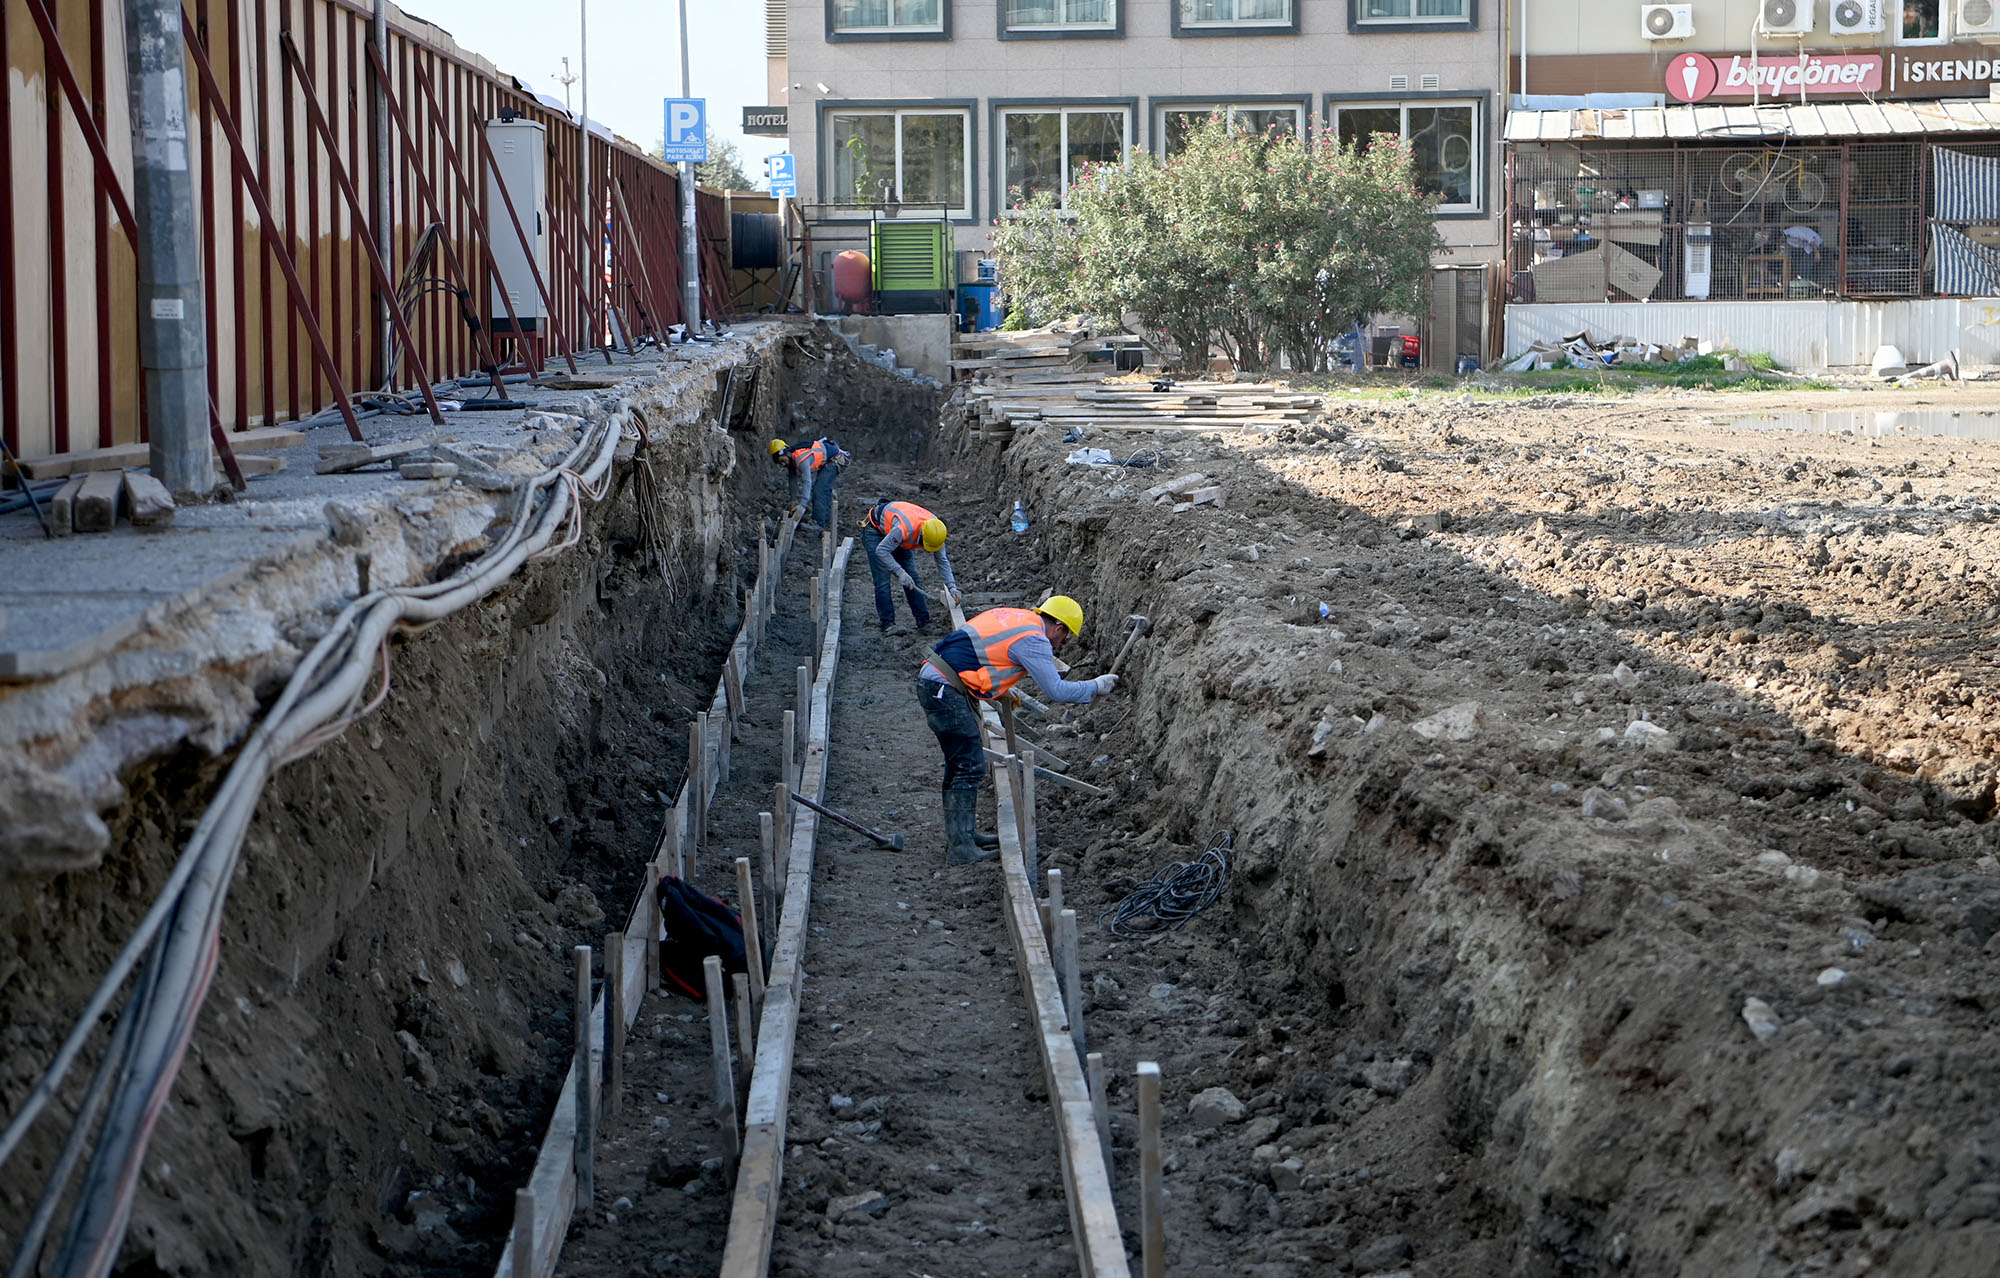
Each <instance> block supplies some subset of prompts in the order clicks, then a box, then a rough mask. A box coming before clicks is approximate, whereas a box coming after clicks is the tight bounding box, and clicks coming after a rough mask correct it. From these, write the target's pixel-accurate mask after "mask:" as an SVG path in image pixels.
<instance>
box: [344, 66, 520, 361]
mask: <svg viewBox="0 0 2000 1278" xmlns="http://www.w3.org/2000/svg"><path fill="white" fill-rule="evenodd" d="M368 53H369V56H370V58H374V57H376V56H377V53H376V50H375V48H374V46H372V45H371V46H370V47H369V50H368ZM410 69H411V70H412V71H415V72H416V73H417V88H418V89H419V90H421V91H422V92H423V95H424V103H425V105H427V106H428V107H430V115H431V122H432V123H433V124H435V125H436V126H437V131H438V138H439V139H440V140H441V141H442V142H443V143H444V161H445V167H447V168H449V169H450V170H451V176H452V180H453V181H454V182H455V183H456V184H457V186H458V198H459V199H460V200H462V201H463V202H464V204H465V209H466V219H465V220H466V225H467V226H469V227H471V228H472V238H473V239H474V240H476V241H478V243H479V252H480V256H481V257H483V258H484V259H485V261H486V269H487V270H488V271H489V272H491V274H492V276H493V279H494V281H496V287H495V288H494V289H493V290H492V291H493V292H496V293H498V294H499V295H500V302H501V305H503V306H504V307H506V309H507V322H508V323H510V324H512V325H513V326H514V332H515V333H516V334H519V333H520V332H521V317H520V316H519V315H516V314H515V313H514V299H513V298H512V297H510V296H508V294H507V290H506V289H505V288H501V287H498V286H497V281H498V280H499V278H500V263H498V262H496V261H495V260H494V259H493V243H492V241H491V240H490V239H489V238H488V237H487V235H486V227H485V226H484V225H483V223H482V221H481V219H480V218H479V217H478V216H477V211H478V209H479V201H478V199H477V198H475V196H474V195H473V192H472V184H471V183H470V182H468V181H466V178H465V169H464V168H463V167H461V166H460V164H459V162H458V148H457V147H455V146H453V145H452V142H451V126H450V125H449V124H448V123H446V121H445V116H444V111H443V110H442V109H441V108H440V107H439V106H438V101H437V96H436V95H435V94H434V93H432V92H431V78H430V75H429V74H428V73H427V72H426V71H425V70H424V64H423V63H422V62H421V61H420V60H416V59H412V60H411V62H410ZM375 74H377V75H381V74H382V69H381V68H380V67H379V66H378V67H377V68H376V70H375ZM472 129H473V132H475V133H477V134H478V136H479V141H480V144H481V145H482V146H483V145H485V143H486V130H484V129H482V128H480V127H479V126H478V124H477V122H476V121H475V122H473V124H472ZM500 194H501V195H503V196H507V187H506V184H505V183H502V184H501V187H500ZM507 211H508V213H510V214H511V213H512V212H513V211H514V201H513V197H511V196H507ZM520 225H521V222H520V219H519V218H516V219H515V220H514V226H515V229H516V230H519V229H520ZM522 247H523V248H526V237H525V236H524V237H523V239H522ZM534 265H535V255H534V253H533V252H532V251H529V253H528V266H529V269H531V270H532V269H533V268H534ZM537 282H539V276H538V277H537ZM542 300H543V303H544V304H546V303H547V301H548V299H547V298H546V297H545V298H543V299H542ZM521 345H522V348H523V349H524V350H526V351H527V352H528V368H529V371H530V372H535V373H539V372H541V371H542V361H541V358H540V356H539V355H538V354H537V353H536V352H535V344H534V343H533V342H525V341H524V342H523V343H522V344H521Z"/></svg>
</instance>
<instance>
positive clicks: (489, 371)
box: [281, 37, 512, 399]
mask: <svg viewBox="0 0 2000 1278" xmlns="http://www.w3.org/2000/svg"><path fill="white" fill-rule="evenodd" d="M281 38H284V39H286V40H287V43H289V37H281ZM368 56H369V58H370V60H371V61H375V63H376V66H375V70H376V73H377V74H378V75H380V76H381V78H382V96H383V99H384V100H385V101H386V102H388V104H389V118H390V119H391V120H394V121H395V122H396V130H397V132H399V133H401V134H402V135H403V144H404V146H405V147H406V148H408V149H409V150H410V151H420V150H421V148H420V147H419V145H418V142H417V139H416V135H415V133H414V132H413V131H412V130H411V128H410V120H409V117H408V116H407V115H405V114H404V113H403V103H402V100H401V99H400V98H398V97H397V96H396V89H395V86H394V85H392V84H391V83H390V82H389V69H388V68H387V67H385V66H383V65H381V63H380V61H379V55H378V54H377V52H376V50H374V49H373V48H370V49H369V51H368ZM412 65H415V63H414V60H412ZM410 175H411V176H412V177H414V178H416V180H417V193H418V194H419V195H421V196H422V197H423V201H424V203H425V204H427V205H429V206H430V210H431V218H432V219H433V220H434V221H437V222H442V223H443V224H444V225H445V226H446V227H450V225H451V219H450V218H449V217H447V216H446V215H445V212H444V209H443V207H442V206H441V205H440V204H439V203H438V198H437V192H436V191H435V190H433V189H432V188H431V180H430V178H429V177H428V176H426V175H425V173H424V167H423V165H421V164H416V165H412V166H411V167H410ZM451 239H452V237H451V236H450V235H449V234H441V235H439V236H438V241H437V243H438V248H439V249H440V250H441V251H442V252H443V253H444V260H445V263H446V265H448V266H449V267H450V268H451V271H452V274H454V275H456V276H457V277H458V284H459V287H460V288H463V289H464V290H465V291H466V294H467V296H468V297H470V296H471V295H472V293H473V279H472V275H471V273H470V272H468V271H467V270H466V269H465V263H463V262H461V261H459V260H458V250H457V249H455V248H453V247H452V244H451ZM503 296H504V290H503ZM509 313H510V314H511V313H512V305H511V303H510V304H509ZM474 337H475V338H476V346H477V348H478V350H479V352H480V355H481V358H483V359H484V361H485V365H486V375H487V377H488V378H490V379H491V381H492V383H493V393H494V394H495V395H497V396H499V397H500V398H501V399H506V398H507V388H506V387H505V386H503V385H501V384H500V357H499V356H498V355H496V354H494V352H493V347H492V344H491V343H489V342H488V341H487V340H486V330H485V327H484V326H480V327H479V328H477V330H476V331H475V333H474Z"/></svg>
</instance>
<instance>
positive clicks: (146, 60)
mask: <svg viewBox="0 0 2000 1278" xmlns="http://www.w3.org/2000/svg"><path fill="white" fill-rule="evenodd" d="M125 72H126V77H127V80H128V82H129V96H130V98H131V104H132V204H133V211H134V213H135V214H136V215H137V217H138V220H139V241H138V246H137V247H138V267H139V296H138V303H139V364H140V368H141V370H142V375H143V379H144V386H145V395H146V407H147V410H148V412H149V413H150V414H151V446H150V448H149V449H148V456H147V461H148V464H149V465H150V467H151V469H152V472H153V477H154V478H155V479H157V480H159V481H160V483H162V484H163V485H165V486H166V489H167V491H168V492H170V493H172V494H174V495H175V496H176V497H179V496H182V495H183V494H198V495H200V496H203V497H206V496H207V495H208V493H209V491H210V490H211V489H213V488H214V487H215V462H214V460H213V451H212V446H211V445H210V443H209V437H208V337H207V320H206V318H205V316H204V313H203V309H202V307H203V303H202V291H201V258H200V253H201V233H200V231H199V230H198V229H197V225H196V222H195V213H194V176H193V174H192V173H191V172H190V171H189V169H188V105H187V99H188V90H187V85H188V76H187V54H186V52H185V50H184V48H183V46H182V43H181V5H180V0H130V3H129V4H128V5H127V6H126V11H125ZM56 336H57V340H61V337H62V335H61V334H57V335H56ZM10 340H11V335H10Z"/></svg>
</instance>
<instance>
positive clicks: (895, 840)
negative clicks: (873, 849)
mask: <svg viewBox="0 0 2000 1278" xmlns="http://www.w3.org/2000/svg"><path fill="white" fill-rule="evenodd" d="M791 793H792V802H794V803H803V804H804V805H805V806H807V807H809V808H811V809H812V810H813V811H815V812H817V813H819V814H820V815H821V816H823V817H825V818H827V819H828V820H830V821H838V822H839V823H840V824H842V825H844V826H846V827H847V828H848V829H850V830H852V831H854V832H855V833H856V834H865V835H867V836H868V837H869V838H871V839H873V840H875V842H876V845H877V846H879V847H885V848H894V849H895V850H896V851H898V852H901V851H902V850H903V836H902V835H900V834H878V833H876V832H875V831H874V830H871V829H869V828H868V827H867V826H865V825H863V824H861V822H859V821H856V820H854V819H853V818H852V817H845V816H842V815H841V814H840V813H838V812H835V811H834V810H833V809H832V808H829V807H827V806H825V805H824V804H819V803H814V802H813V801H812V800H811V799H808V798H807V797H806V796H805V795H803V794H800V793H799V792H798V791H797V790H794V791H792V792H791Z"/></svg>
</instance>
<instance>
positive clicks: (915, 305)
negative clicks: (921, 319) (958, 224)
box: [868, 221, 953, 315]
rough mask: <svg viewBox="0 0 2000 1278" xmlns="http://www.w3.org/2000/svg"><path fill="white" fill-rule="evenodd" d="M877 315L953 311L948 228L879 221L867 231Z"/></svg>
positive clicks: (924, 224) (944, 224)
mask: <svg viewBox="0 0 2000 1278" xmlns="http://www.w3.org/2000/svg"><path fill="white" fill-rule="evenodd" d="M868 249H869V253H868V256H869V260H870V261H871V262H872V263H873V264H874V268H875V306H876V309H878V310H881V311H885V312H890V313H901V314H906V315H907V314H919V313H931V312H938V313H942V314H946V315H949V314H950V313H951V310H952V305H951V291H952V279H953V271H952V254H951V225H950V224H949V223H947V222H916V221H878V222H875V223H873V224H872V225H871V226H870V227H869V232H868Z"/></svg>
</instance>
